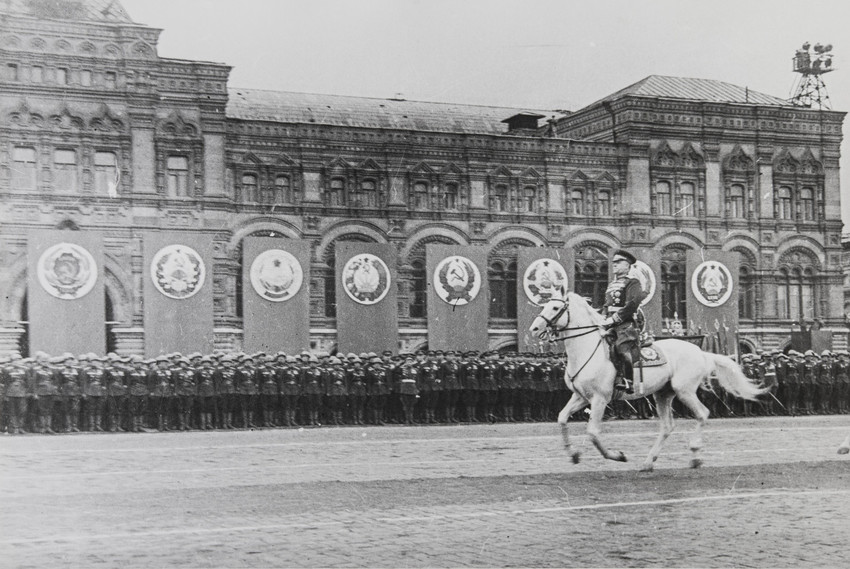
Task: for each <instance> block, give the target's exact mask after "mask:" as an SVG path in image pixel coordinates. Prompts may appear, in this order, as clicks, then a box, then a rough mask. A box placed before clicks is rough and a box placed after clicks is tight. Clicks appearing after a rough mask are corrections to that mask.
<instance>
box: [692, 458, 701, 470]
mask: <svg viewBox="0 0 850 569" xmlns="http://www.w3.org/2000/svg"><path fill="white" fill-rule="evenodd" d="M700 466H702V459H701V458H692V459H691V468H699V467H700Z"/></svg>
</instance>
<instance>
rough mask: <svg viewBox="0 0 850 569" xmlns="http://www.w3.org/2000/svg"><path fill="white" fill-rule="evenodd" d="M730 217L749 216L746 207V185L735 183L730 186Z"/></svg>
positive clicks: (741, 217) (740, 217)
mask: <svg viewBox="0 0 850 569" xmlns="http://www.w3.org/2000/svg"><path fill="white" fill-rule="evenodd" d="M728 206H729V210H728V211H729V217H730V218H731V219H743V218H745V217H747V212H746V209H745V208H744V186H742V185H740V184H733V185H732V187H730V188H729V204H728Z"/></svg>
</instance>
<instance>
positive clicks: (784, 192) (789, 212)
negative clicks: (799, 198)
mask: <svg viewBox="0 0 850 569" xmlns="http://www.w3.org/2000/svg"><path fill="white" fill-rule="evenodd" d="M777 193H778V196H777V206H778V208H779V211H777V212H776V213H777V217H778V218H779V219H794V209H793V207H792V202H791V188H789V187H788V186H781V187H780V188H779V191H778V192H777Z"/></svg>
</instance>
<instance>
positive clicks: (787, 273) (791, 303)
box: [776, 267, 818, 320]
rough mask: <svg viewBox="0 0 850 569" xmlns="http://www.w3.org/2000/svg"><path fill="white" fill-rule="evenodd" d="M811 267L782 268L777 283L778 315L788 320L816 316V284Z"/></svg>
mask: <svg viewBox="0 0 850 569" xmlns="http://www.w3.org/2000/svg"><path fill="white" fill-rule="evenodd" d="M813 276H814V275H813V272H812V270H811V269H810V268H806V269H802V268H800V267H792V268H784V267H783V268H782V269H780V270H779V279H778V283H777V285H778V286H777V295H776V297H777V303H778V305H779V306H778V310H777V313H778V316H779V318H782V319H786V320H801V319H803V318H809V319H811V318H816V317H817V316H818V312H817V310H816V308H817V307H816V305H815V285H814V278H813Z"/></svg>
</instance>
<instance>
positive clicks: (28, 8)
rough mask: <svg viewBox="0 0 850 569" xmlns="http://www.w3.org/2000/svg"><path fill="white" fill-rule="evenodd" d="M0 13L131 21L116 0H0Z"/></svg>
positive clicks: (38, 16) (47, 17)
mask: <svg viewBox="0 0 850 569" xmlns="http://www.w3.org/2000/svg"><path fill="white" fill-rule="evenodd" d="M0 13H6V14H14V15H18V16H32V17H35V18H44V19H50V20H77V21H87V22H123V23H125V24H132V23H133V20H132V18H130V15H129V14H128V13H127V10H125V9H124V6H122V5H121V2H119V1H118V0H0Z"/></svg>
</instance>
